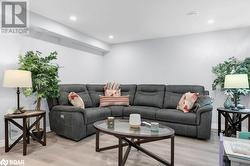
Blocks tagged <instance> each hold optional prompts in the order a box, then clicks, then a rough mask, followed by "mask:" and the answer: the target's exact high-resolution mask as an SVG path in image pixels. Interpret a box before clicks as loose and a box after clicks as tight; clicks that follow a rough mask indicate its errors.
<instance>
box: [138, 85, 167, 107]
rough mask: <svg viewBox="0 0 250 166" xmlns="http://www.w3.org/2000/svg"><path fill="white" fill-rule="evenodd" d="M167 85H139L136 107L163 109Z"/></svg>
mask: <svg viewBox="0 0 250 166" xmlns="http://www.w3.org/2000/svg"><path fill="white" fill-rule="evenodd" d="M164 93H165V85H150V84H142V85H137V88H136V93H135V99H134V105H136V106H151V107H158V108H162V105H163V99H164Z"/></svg>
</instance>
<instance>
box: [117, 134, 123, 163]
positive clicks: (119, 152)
mask: <svg viewBox="0 0 250 166" xmlns="http://www.w3.org/2000/svg"><path fill="white" fill-rule="evenodd" d="M118 145H119V148H118V149H119V151H118V166H122V139H121V138H119V144H118Z"/></svg>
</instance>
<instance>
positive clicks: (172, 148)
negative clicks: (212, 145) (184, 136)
mask: <svg viewBox="0 0 250 166" xmlns="http://www.w3.org/2000/svg"><path fill="white" fill-rule="evenodd" d="M171 166H174V136H173V137H171Z"/></svg>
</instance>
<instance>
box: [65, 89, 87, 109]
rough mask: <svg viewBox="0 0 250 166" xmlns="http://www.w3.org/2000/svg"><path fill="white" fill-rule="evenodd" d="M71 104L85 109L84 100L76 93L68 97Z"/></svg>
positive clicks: (71, 93)
mask: <svg viewBox="0 0 250 166" xmlns="http://www.w3.org/2000/svg"><path fill="white" fill-rule="evenodd" d="M68 99H69V101H70V103H71V104H72V105H73V106H75V107H79V108H82V109H84V108H85V105H84V102H83V100H82V98H81V97H80V96H79V95H78V94H77V93H75V92H70V93H69V95H68Z"/></svg>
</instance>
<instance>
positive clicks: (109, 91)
mask: <svg viewBox="0 0 250 166" xmlns="http://www.w3.org/2000/svg"><path fill="white" fill-rule="evenodd" d="M104 95H105V96H121V89H120V84H118V83H115V82H109V83H107V84H106V85H105V86H104Z"/></svg>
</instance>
